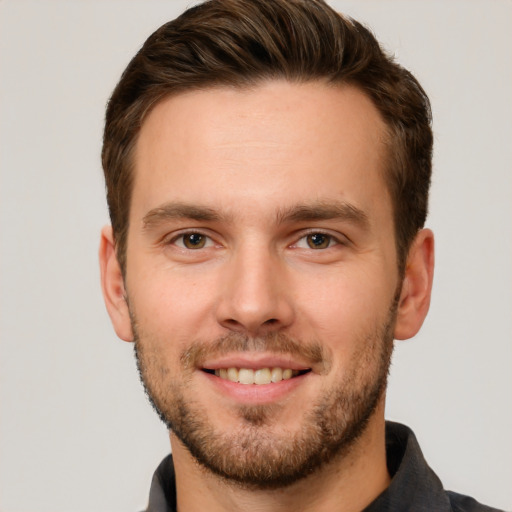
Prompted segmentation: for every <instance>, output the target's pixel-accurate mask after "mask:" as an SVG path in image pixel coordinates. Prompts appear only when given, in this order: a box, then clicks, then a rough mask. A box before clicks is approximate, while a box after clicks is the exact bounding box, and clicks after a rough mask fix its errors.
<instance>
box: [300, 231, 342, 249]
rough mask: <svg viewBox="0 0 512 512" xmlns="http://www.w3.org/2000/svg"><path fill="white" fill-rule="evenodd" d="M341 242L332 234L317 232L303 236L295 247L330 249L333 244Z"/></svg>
mask: <svg viewBox="0 0 512 512" xmlns="http://www.w3.org/2000/svg"><path fill="white" fill-rule="evenodd" d="M337 244H339V241H338V240H337V239H336V238H334V237H333V236H332V235H328V234H326V233H321V232H316V233H309V234H308V235H306V236H303V237H302V238H301V239H300V240H299V241H298V242H297V243H296V244H295V247H299V248H302V249H328V248H329V247H332V246H333V245H337Z"/></svg>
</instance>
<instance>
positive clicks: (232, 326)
mask: <svg viewBox="0 0 512 512" xmlns="http://www.w3.org/2000/svg"><path fill="white" fill-rule="evenodd" d="M225 265H226V266H225V268H224V272H223V273H222V277H221V279H222V283H221V284H220V298H219V299H220V300H219V302H218V306H217V311H216V314H217V321H218V322H219V324H221V325H222V326H223V327H225V328H227V329H229V330H231V331H237V332H241V333H244V334H246V335H248V336H253V337H256V336H262V335H264V334H268V333H269V332H275V331H280V330H282V329H284V328H285V327H287V326H289V325H290V324H291V323H292V322H293V317H294V308H293V304H292V301H291V290H290V289H289V286H287V279H286V269H285V268H284V264H283V262H282V261H280V259H279V257H278V256H277V255H276V254H273V253H272V251H271V250H269V249H262V248H261V247H260V248H258V247H255V246H254V245H252V246H248V247H246V248H245V249H241V250H239V251H237V252H236V253H235V254H233V256H232V257H231V258H229V259H228V260H227V261H226V263H225Z"/></svg>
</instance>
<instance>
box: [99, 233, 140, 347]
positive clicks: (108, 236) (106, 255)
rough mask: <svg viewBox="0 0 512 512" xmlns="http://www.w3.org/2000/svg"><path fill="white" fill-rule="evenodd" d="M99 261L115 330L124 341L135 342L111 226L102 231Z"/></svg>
mask: <svg viewBox="0 0 512 512" xmlns="http://www.w3.org/2000/svg"><path fill="white" fill-rule="evenodd" d="M99 260H100V271H101V288H102V291H103V299H104V300H105V306H106V307H107V311H108V314H109V316H110V320H111V321H112V325H113V326H114V330H115V331H116V334H117V335H118V336H119V338H121V339H122V340H124V341H133V332H132V328H131V322H130V313H129V309H128V304H127V302H126V297H125V286H124V278H123V274H122V272H121V267H120V266H119V262H118V260H117V255H116V248H115V242H114V235H113V232H112V228H111V227H110V226H105V227H104V228H103V229H102V230H101V241H100V249H99Z"/></svg>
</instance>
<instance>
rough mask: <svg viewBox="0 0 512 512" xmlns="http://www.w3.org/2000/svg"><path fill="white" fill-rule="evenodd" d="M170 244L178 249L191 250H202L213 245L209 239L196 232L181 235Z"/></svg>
mask: <svg viewBox="0 0 512 512" xmlns="http://www.w3.org/2000/svg"><path fill="white" fill-rule="evenodd" d="M172 242H173V243H174V245H177V246H178V247H181V248H183V249H192V250H193V249H203V248H205V247H209V246H211V245H212V244H213V242H212V240H211V238H210V237H208V236H206V235H203V234H202V233H197V232H190V233H183V234H181V235H179V236H178V237H177V238H175V239H174V240H173V241H172Z"/></svg>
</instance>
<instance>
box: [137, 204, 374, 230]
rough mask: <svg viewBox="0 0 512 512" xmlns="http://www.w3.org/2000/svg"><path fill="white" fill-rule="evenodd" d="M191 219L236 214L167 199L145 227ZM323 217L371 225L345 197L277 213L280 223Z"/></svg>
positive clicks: (145, 221) (220, 218)
mask: <svg viewBox="0 0 512 512" xmlns="http://www.w3.org/2000/svg"><path fill="white" fill-rule="evenodd" d="M177 219H188V220H195V221H206V222H214V221H232V219H233V215H226V214H223V213H220V212H218V211H217V210H215V209H213V208H209V207H207V206H198V205H192V204H187V203H179V202H177V203H175V202H172V203H166V204H164V205H162V206H159V207H157V208H153V209H152V210H150V211H149V212H148V213H147V214H146V215H144V217H143V219H142V223H143V227H144V229H151V228H152V227H154V226H156V225H159V224H161V223H164V222H166V221H170V220H177ZM322 220H341V221H348V222H351V223H354V224H356V225H359V226H360V227H362V228H368V226H369V224H370V223H369V220H368V216H367V215H366V213H365V212H364V211H363V210H361V209H360V208H357V207H356V206H354V205H352V204H350V203H346V202H344V201H319V202H314V203H311V204H302V205H293V206H291V207H289V208H282V209H280V210H279V211H278V212H277V214H276V222H277V224H285V223H289V222H315V221H322Z"/></svg>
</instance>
